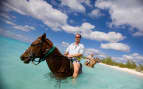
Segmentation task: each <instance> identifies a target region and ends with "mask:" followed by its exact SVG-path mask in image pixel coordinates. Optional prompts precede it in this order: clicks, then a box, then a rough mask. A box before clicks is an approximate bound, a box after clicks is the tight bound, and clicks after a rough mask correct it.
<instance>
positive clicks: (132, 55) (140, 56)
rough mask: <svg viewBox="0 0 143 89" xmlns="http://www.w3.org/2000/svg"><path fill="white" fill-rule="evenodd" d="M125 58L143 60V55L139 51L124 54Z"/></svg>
mask: <svg viewBox="0 0 143 89" xmlns="http://www.w3.org/2000/svg"><path fill="white" fill-rule="evenodd" d="M123 58H124V59H127V60H142V61H143V56H142V55H140V54H138V53H133V54H129V55H123Z"/></svg>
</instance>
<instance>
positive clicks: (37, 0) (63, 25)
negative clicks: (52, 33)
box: [4, 0, 124, 42]
mask: <svg viewBox="0 0 143 89" xmlns="http://www.w3.org/2000/svg"><path fill="white" fill-rule="evenodd" d="M63 1H64V0H63ZM64 2H66V3H70V4H71V3H76V4H74V5H77V3H78V4H80V5H82V4H81V3H82V2H81V1H79V2H78V1H76V0H72V1H70V2H69V1H68V0H66V1H64ZM4 5H5V7H7V8H10V9H11V10H14V11H16V12H18V13H20V14H22V15H28V16H32V17H34V18H37V19H39V20H41V21H42V22H43V23H44V24H46V25H48V26H49V27H51V28H52V29H53V30H61V29H63V30H64V31H66V32H69V33H76V32H80V33H81V34H82V36H83V37H84V38H87V39H92V40H98V41H109V42H118V41H120V40H123V39H124V37H123V36H122V34H121V33H116V32H108V33H104V32H100V31H93V30H92V29H94V28H95V26H94V25H92V24H90V23H88V22H85V23H82V24H81V26H71V25H68V24H67V18H68V16H67V15H66V14H64V13H62V12H60V11H59V10H57V9H54V8H53V7H52V6H51V5H50V4H48V3H47V2H46V1H44V0H29V1H28V0H8V1H7V2H5V3H4ZM74 5H73V6H74ZM80 5H79V6H80ZM14 28H17V29H21V30H23V31H25V29H27V28H29V29H33V28H31V27H29V26H23V27H22V26H15V27H14Z"/></svg>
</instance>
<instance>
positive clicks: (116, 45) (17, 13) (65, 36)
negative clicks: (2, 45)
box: [0, 0, 143, 63]
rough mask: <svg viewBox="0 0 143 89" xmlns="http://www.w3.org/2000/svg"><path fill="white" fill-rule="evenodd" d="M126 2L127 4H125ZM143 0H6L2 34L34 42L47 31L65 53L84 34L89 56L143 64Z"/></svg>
mask: <svg viewBox="0 0 143 89" xmlns="http://www.w3.org/2000/svg"><path fill="white" fill-rule="evenodd" d="M123 2H124V3H123ZM142 4H143V2H142V1H141V0H126V1H124V0H5V1H3V2H2V5H3V6H2V9H1V11H0V12H1V14H0V35H2V36H6V37H10V38H13V39H16V40H21V41H23V42H28V43H31V42H32V41H34V40H35V39H36V38H37V37H38V36H40V35H41V34H43V33H44V32H45V33H47V38H49V39H50V40H51V41H52V42H53V43H54V44H55V45H56V46H57V47H58V48H59V49H60V50H61V51H62V52H64V50H65V49H66V47H67V46H68V45H69V44H70V43H72V42H74V34H75V33H81V35H82V39H81V43H83V44H84V46H85V48H86V50H85V55H87V54H90V53H92V52H93V53H95V56H97V57H107V56H111V57H112V58H113V60H115V61H119V62H120V61H121V62H125V61H126V60H133V61H136V62H137V63H143V47H142V45H143V39H142V37H143V18H141V17H142V16H143V5H142Z"/></svg>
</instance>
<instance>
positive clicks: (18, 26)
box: [13, 25, 35, 32]
mask: <svg viewBox="0 0 143 89" xmlns="http://www.w3.org/2000/svg"><path fill="white" fill-rule="evenodd" d="M13 28H15V29H18V30H21V31H25V32H29V31H31V30H35V28H34V27H32V26H29V25H24V26H22V25H15V26H13Z"/></svg>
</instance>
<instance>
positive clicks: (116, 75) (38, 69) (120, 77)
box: [0, 36, 143, 89]
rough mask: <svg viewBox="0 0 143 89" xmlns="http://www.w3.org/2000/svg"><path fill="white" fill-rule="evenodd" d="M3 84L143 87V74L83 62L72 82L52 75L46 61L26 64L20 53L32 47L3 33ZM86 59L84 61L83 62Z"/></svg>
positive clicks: (7, 88)
mask: <svg viewBox="0 0 143 89" xmlns="http://www.w3.org/2000/svg"><path fill="white" fill-rule="evenodd" d="M0 46H1V48H0V86H1V87H2V88H3V89H143V77H140V76H136V75H133V74H129V73H127V72H123V71H119V70H115V69H112V68H109V67H106V66H104V65H100V64H97V65H96V66H95V68H93V69H91V68H88V67H86V66H84V65H83V73H82V74H81V75H79V77H78V78H77V79H76V80H75V81H72V78H71V77H69V78H67V79H65V80H57V79H55V78H53V77H52V75H51V74H50V71H49V69H48V66H47V64H46V62H42V63H41V64H39V65H37V66H35V65H33V64H24V63H23V62H22V61H21V60H20V59H19V56H20V55H21V54H22V53H23V52H24V50H26V48H27V47H28V46H29V45H28V44H25V43H22V42H20V41H16V40H12V39H9V38H5V37H1V36H0ZM83 62H84V61H83Z"/></svg>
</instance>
